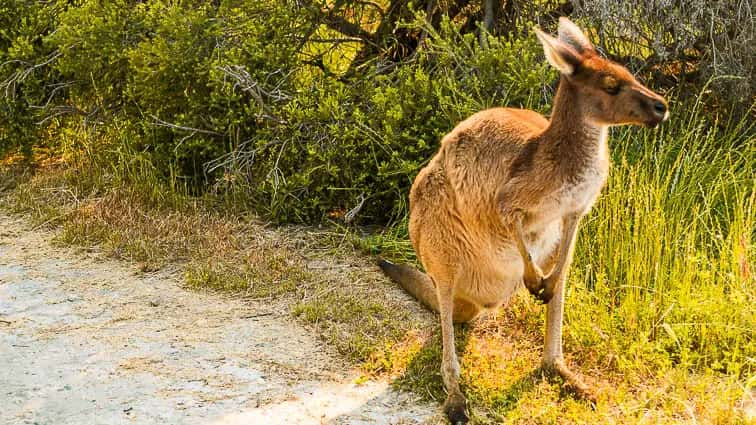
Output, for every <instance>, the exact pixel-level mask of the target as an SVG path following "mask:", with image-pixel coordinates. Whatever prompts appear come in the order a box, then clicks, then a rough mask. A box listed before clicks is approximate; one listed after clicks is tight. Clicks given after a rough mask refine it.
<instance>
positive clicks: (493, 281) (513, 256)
mask: <svg viewBox="0 0 756 425" xmlns="http://www.w3.org/2000/svg"><path fill="white" fill-rule="evenodd" d="M561 230H562V221H561V219H558V220H553V221H551V222H549V223H546V224H545V225H542V227H540V228H538V229H533V228H531V229H529V232H528V235H527V236H526V239H527V240H526V243H527V245H528V249H529V251H530V254H531V257H532V258H533V261H535V263H536V264H538V265H539V266H540V267H541V268H542V269H544V273H548V272H549V271H550V270H549V269H548V268H547V267H546V263H547V261H548V260H549V257H550V256H551V254H552V252H553V251H554V250H555V249H557V247H558V244H559V238H560V237H561ZM475 263H476V264H475V267H471V268H468V269H467V273H468V275H467V276H463V277H462V279H463V280H465V281H467V282H468V283H469V285H464V286H462V287H460V289H462V291H463V292H461V293H458V294H457V295H458V296H460V297H461V298H464V299H465V300H467V301H470V302H472V303H474V304H476V305H478V306H479V307H481V308H489V309H493V308H498V307H499V306H501V305H503V304H506V303H507V302H508V301H509V300H510V298H512V295H514V293H515V292H516V291H517V290H518V289H519V288H520V287H521V286H522V275H523V261H522V257H521V256H520V254H519V252H518V251H517V248H516V247H515V245H514V242H511V243H504V244H502V245H501V246H499V247H490V249H488V250H484V251H483V252H478V253H477V255H476V258H475Z"/></svg>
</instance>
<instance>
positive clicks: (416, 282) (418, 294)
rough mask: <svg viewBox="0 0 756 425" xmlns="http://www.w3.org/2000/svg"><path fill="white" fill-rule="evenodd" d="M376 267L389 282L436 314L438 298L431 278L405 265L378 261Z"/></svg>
mask: <svg viewBox="0 0 756 425" xmlns="http://www.w3.org/2000/svg"><path fill="white" fill-rule="evenodd" d="M378 267H380V268H381V270H383V273H385V274H386V276H388V277H389V278H391V280H393V281H394V282H396V283H398V284H399V286H401V287H402V288H404V290H405V291H407V292H409V293H410V295H412V296H413V297H415V298H416V299H417V300H418V301H420V302H421V303H423V304H424V305H425V306H426V307H428V308H429V309H431V310H433V311H435V312H438V297H437V296H436V287H435V285H433V281H432V280H431V278H430V277H429V276H428V275H427V274H425V273H423V272H421V271H420V270H418V269H416V268H414V267H412V266H408V265H406V264H394V263H392V262H390V261H387V260H383V259H381V260H379V261H378Z"/></svg>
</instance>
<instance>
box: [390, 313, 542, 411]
mask: <svg viewBox="0 0 756 425" xmlns="http://www.w3.org/2000/svg"><path fill="white" fill-rule="evenodd" d="M474 327H475V323H470V324H461V325H459V324H458V325H455V326H454V335H455V347H456V350H457V354H458V355H459V359H460V363H461V364H462V380H461V381H462V382H461V389H462V392H463V394H464V395H465V397H467V399H468V409H469V410H470V412H469V413H470V414H471V416H472V417H473V418H477V419H479V420H480V421H481V422H489V420H490V419H492V418H487V417H486V416H482V417H481V414H480V413H479V412H477V414H476V410H477V409H476V402H477V399H478V398H479V395H478V394H477V393H476V389H475V388H474V383H473V382H466V380H467V379H470V378H468V377H469V375H467V374H466V373H465V368H466V366H467V367H469V365H468V364H466V363H467V362H466V361H465V359H464V353H465V352H466V349H467V347H468V344H469V343H470V339H471V337H472V334H473V329H474ZM441 359H442V349H441V333H440V329H438V330H436V332H434V334H433V336H432V337H430V338H428V339H427V340H426V341H425V344H424V345H423V346H422V348H420V350H419V351H418V352H417V353H416V355H415V356H414V357H413V358H412V359H411V360H410V361H409V362H408V364H407V367H406V369H405V371H404V372H403V373H402V374H401V375H400V376H398V377H397V378H396V379H395V380H394V382H393V384H394V385H395V386H397V387H399V388H401V389H406V390H411V391H413V392H415V393H417V394H419V395H420V396H423V397H425V398H429V399H431V400H433V401H434V402H436V403H438V404H439V405H440V404H442V403H443V402H444V400H445V399H446V390H445V389H444V384H443V378H442V377H441ZM543 378H544V372H543V370H542V369H541V368H540V367H536V368H534V369H532V370H531V371H530V372H528V373H526V374H525V375H523V376H521V377H520V378H519V379H517V380H516V381H514V382H512V383H511V384H510V385H509V386H507V387H506V388H504V389H503V390H501V391H497V392H496V393H497V394H496V398H495V399H493V400H491V399H489V400H487V401H486V402H487V403H493V404H495V405H496V411H497V416H501V417H499V418H497V419H498V420H501V419H504V417H506V415H507V414H508V413H509V412H511V411H513V410H514V409H515V408H516V407H517V404H518V401H519V400H520V399H521V398H522V397H523V396H525V395H526V394H527V393H529V392H531V391H533V390H534V389H535V387H536V386H537V384H538V382H540V381H541V380H542V379H543ZM472 379H473V380H474V379H475V378H472ZM471 384H472V385H471ZM475 422H478V421H475Z"/></svg>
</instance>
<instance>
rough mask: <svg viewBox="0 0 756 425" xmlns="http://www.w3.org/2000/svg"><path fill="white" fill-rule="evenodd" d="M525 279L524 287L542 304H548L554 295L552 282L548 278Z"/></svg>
mask: <svg viewBox="0 0 756 425" xmlns="http://www.w3.org/2000/svg"><path fill="white" fill-rule="evenodd" d="M534 280H535V279H532V280H531V279H525V280H524V282H525V287H526V288H528V292H530V293H531V294H532V295H533V296H534V297H535V298H536V299H538V300H539V301H541V303H543V304H548V303H549V301H551V298H552V297H553V296H554V286H555V285H554V284H553V283H552V282H551V280H550V279H548V278H543V277H540V278H537V280H535V281H534Z"/></svg>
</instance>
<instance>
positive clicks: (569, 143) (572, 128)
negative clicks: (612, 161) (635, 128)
mask: <svg viewBox="0 0 756 425" xmlns="http://www.w3.org/2000/svg"><path fill="white" fill-rule="evenodd" d="M580 96H581V94H580V93H579V91H578V90H577V88H576V87H575V86H574V85H573V84H572V83H571V82H570V81H569V80H568V79H566V78H564V77H562V79H561V80H560V82H559V88H558V89H557V93H556V96H555V97H554V107H553V111H552V114H551V120H550V122H549V126H548V127H547V128H546V130H545V131H544V132H543V133H542V134H541V140H542V143H543V147H544V150H545V151H546V152H547V153H548V154H549V156H550V157H552V158H554V159H555V160H556V161H557V162H558V163H559V164H560V167H562V168H565V169H566V170H576V171H577V170H579V169H582V168H584V167H585V166H586V165H589V164H590V163H591V162H593V161H596V160H603V159H604V157H605V156H606V136H607V127H606V126H604V125H599V124H596V123H593V122H591V121H590V120H589V119H588V116H587V114H586V111H585V110H584V107H583V103H584V102H586V101H587V99H581V98H580Z"/></svg>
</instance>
